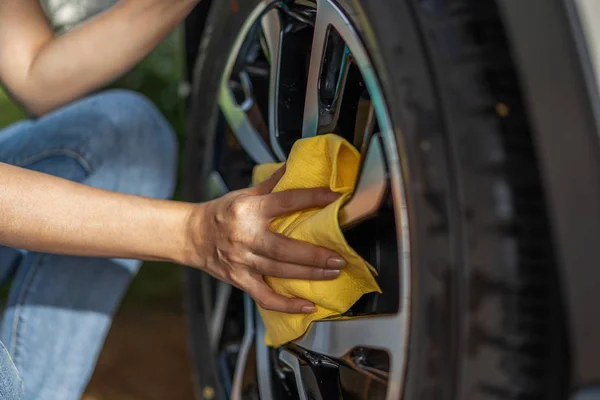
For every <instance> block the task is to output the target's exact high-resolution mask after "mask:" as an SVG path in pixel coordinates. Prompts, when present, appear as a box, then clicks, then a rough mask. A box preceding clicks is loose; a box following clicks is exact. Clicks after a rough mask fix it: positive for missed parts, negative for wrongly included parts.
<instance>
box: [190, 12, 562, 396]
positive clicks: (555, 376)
mask: <svg viewBox="0 0 600 400" xmlns="http://www.w3.org/2000/svg"><path fill="white" fill-rule="evenodd" d="M329 132H334V133H336V134H338V135H341V136H343V137H344V138H346V139H347V140H348V141H350V142H351V143H353V144H354V145H355V146H356V147H357V148H359V149H360V150H361V153H362V155H363V163H362V167H361V172H360V173H359V178H358V181H357V182H358V183H357V189H356V193H355V195H354V196H355V197H357V196H358V197H361V199H362V202H360V201H359V202H357V203H356V204H359V205H360V204H362V207H363V209H362V212H364V216H366V218H364V219H362V220H361V222H360V223H359V224H357V225H353V226H349V227H347V229H346V230H345V235H346V238H347V240H348V241H349V243H350V244H351V245H352V246H353V247H354V248H355V249H356V250H357V251H358V252H359V254H361V255H362V256H363V257H364V258H365V259H367V260H368V261H369V262H370V263H371V264H372V265H373V266H374V267H375V268H376V269H377V270H378V273H379V276H378V278H377V279H378V282H379V284H380V285H381V287H382V289H383V294H381V295H379V294H369V295H367V296H364V297H363V298H362V299H361V300H359V301H358V302H357V303H356V304H355V305H354V306H353V307H352V308H351V309H350V310H349V311H348V312H347V316H350V317H353V318H349V319H347V320H343V321H320V322H316V323H313V325H312V326H311V328H310V329H309V331H308V332H307V333H306V334H305V335H304V336H303V337H302V338H300V339H298V340H296V341H294V342H292V343H288V344H286V345H284V346H282V347H280V348H268V347H266V346H265V345H264V343H263V338H264V327H263V325H262V322H261V320H260V316H259V315H258V313H257V311H256V307H255V305H254V303H253V302H252V300H251V299H250V298H249V297H248V296H247V295H244V294H243V293H241V292H240V291H238V290H237V289H235V288H232V287H231V286H229V285H227V284H224V283H220V282H217V281H215V280H214V279H213V278H211V277H210V276H208V275H207V274H204V273H202V272H200V271H193V270H190V271H188V272H187V295H186V303H187V309H188V317H189V318H188V320H189V322H190V323H189V326H190V343H191V346H192V359H193V361H194V366H195V375H196V381H197V386H198V396H199V398H202V399H213V398H215V399H225V398H233V399H242V398H248V399H255V398H260V399H287V398H289V399H327V400H329V399H337V398H344V399H346V398H348V399H355V398H356V399H399V398H405V399H409V400H412V399H431V400H434V399H435V400H438V399H469V400H471V399H542V398H543V399H562V398H565V393H566V390H567V386H568V385H567V383H568V382H566V379H567V378H566V377H567V376H568V374H567V368H568V363H567V349H566V345H565V343H566V341H565V333H564V331H565V329H564V315H563V308H562V300H561V296H560V290H559V284H558V273H557V269H556V262H555V256H554V253H553V246H552V234H551V230H550V227H549V226H548V223H547V220H548V218H547V214H546V204H545V198H544V190H543V185H542V181H541V178H540V173H539V169H538V163H537V156H536V149H535V147H534V145H533V141H532V137H531V131H530V129H529V123H528V118H527V114H526V109H525V107H524V104H523V100H522V95H521V91H520V88H519V80H518V76H517V73H516V67H515V64H514V62H513V60H512V58H511V55H510V47H509V43H508V41H507V39H506V37H505V34H504V27H503V23H502V17H501V15H500V13H499V10H498V8H497V5H496V4H495V2H494V1H492V0H454V1H451V0H446V1H445V0H402V1H400V0H396V1H390V0H361V1H358V0H335V1H334V0H316V1H310V0H295V1H292V0H289V1H264V0H246V1H238V0H231V1H222V2H214V3H213V4H212V7H211V10H210V14H209V16H208V20H207V25H206V28H205V32H204V36H203V39H202V41H201V46H200V52H199V58H198V61H197V63H196V67H195V72H194V80H193V90H192V103H191V108H190V118H189V126H188V139H187V144H186V153H187V154H186V173H187V175H186V191H187V198H188V200H191V201H203V200H207V199H210V198H214V197H217V196H220V195H222V194H224V193H226V192H228V191H230V190H235V189H240V188H244V187H247V186H248V185H249V184H250V179H251V172H252V168H253V166H254V165H256V164H258V163H265V162H272V161H283V160H285V159H286V156H287V154H288V153H289V151H290V149H291V147H292V145H293V144H294V142H295V141H296V140H298V139H300V138H303V137H311V136H314V135H317V134H323V133H329Z"/></svg>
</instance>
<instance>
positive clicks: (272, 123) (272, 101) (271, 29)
mask: <svg viewBox="0 0 600 400" xmlns="http://www.w3.org/2000/svg"><path fill="white" fill-rule="evenodd" d="M261 26H262V30H263V34H264V37H265V41H266V43H267V49H268V51H269V61H270V63H271V69H270V76H269V139H270V142H271V148H272V149H273V151H274V152H275V155H276V156H277V158H278V159H279V161H285V159H286V158H287V157H286V154H285V152H284V151H283V149H282V148H281V145H280V144H279V140H278V137H279V124H278V123H277V119H278V115H277V104H278V102H279V70H280V64H281V35H282V30H281V19H280V16H279V10H277V9H276V8H273V9H272V10H270V11H268V12H267V13H266V14H265V15H264V17H263V18H262V19H261Z"/></svg>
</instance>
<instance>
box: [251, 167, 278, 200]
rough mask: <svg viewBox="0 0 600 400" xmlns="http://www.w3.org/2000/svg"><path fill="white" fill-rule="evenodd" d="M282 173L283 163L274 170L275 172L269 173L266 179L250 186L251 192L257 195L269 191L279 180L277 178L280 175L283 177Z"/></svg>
mask: <svg viewBox="0 0 600 400" xmlns="http://www.w3.org/2000/svg"><path fill="white" fill-rule="evenodd" d="M283 174H285V164H283V166H282V167H281V168H279V169H278V170H277V171H275V173H274V174H273V175H271V176H270V177H269V178H268V179H267V180H265V181H263V182H261V183H259V184H258V185H256V186H254V187H253V188H251V192H252V193H256V194H258V195H260V194H267V193H271V192H272V191H273V189H274V188H275V186H276V185H277V183H278V182H279V180H280V179H281V177H283Z"/></svg>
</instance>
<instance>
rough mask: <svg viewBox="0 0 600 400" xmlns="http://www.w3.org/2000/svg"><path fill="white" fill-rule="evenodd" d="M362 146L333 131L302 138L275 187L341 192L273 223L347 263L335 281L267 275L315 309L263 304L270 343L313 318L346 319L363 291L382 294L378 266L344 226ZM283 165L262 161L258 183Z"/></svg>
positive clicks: (293, 335) (295, 333)
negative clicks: (350, 242) (356, 248)
mask: <svg viewBox="0 0 600 400" xmlns="http://www.w3.org/2000/svg"><path fill="white" fill-rule="evenodd" d="M359 164H360V155H359V153H358V151H357V150H356V149H355V148H354V147H353V146H352V145H351V144H350V143H348V142H347V141H345V140H344V139H343V138H341V137H339V136H336V135H333V134H329V135H320V136H315V137H312V138H308V139H302V140H299V141H297V142H296V143H295V144H294V147H293V148H292V151H291V153H290V155H289V157H288V161H287V165H286V170H285V174H284V175H283V177H282V178H281V180H280V181H279V183H278V184H277V186H275V188H274V189H273V192H281V191H283V190H288V189H303V188H316V187H329V188H330V189H331V190H332V191H334V192H337V193H340V194H341V195H342V196H341V197H340V198H339V199H338V200H336V201H335V202H333V203H332V204H330V205H329V206H327V207H325V208H322V209H311V210H306V211H301V212H295V213H291V214H286V215H283V216H280V217H278V218H277V219H275V220H274V221H273V222H272V223H271V230H272V231H273V232H277V233H281V234H283V235H285V236H288V237H290V238H293V239H298V240H303V241H306V242H309V243H313V244H316V245H319V246H323V247H326V248H328V249H331V250H333V251H336V252H337V253H338V254H340V255H341V256H342V257H344V259H345V260H346V261H347V262H348V264H347V265H346V267H344V268H342V271H341V274H340V276H339V277H337V278H336V279H334V280H331V281H307V280H299V279H282V278H273V277H265V281H266V282H267V284H268V285H269V286H270V287H272V288H273V289H274V290H275V291H276V292H277V293H280V294H282V295H284V296H287V297H297V298H303V299H306V300H309V301H312V302H313V303H314V304H315V306H316V308H317V311H316V312H314V313H312V314H286V313H281V312H276V311H268V310H264V309H262V308H259V311H260V314H261V316H262V318H263V321H264V323H265V328H266V336H265V344H267V345H269V346H281V345H282V344H284V343H286V342H289V341H291V340H294V339H297V338H299V337H300V336H302V335H303V334H304V333H305V332H306V330H307V329H308V327H309V325H310V323H311V322H312V321H316V320H322V319H326V318H327V319H337V318H341V314H343V313H345V312H346V311H348V309H349V308H350V307H351V306H352V305H353V304H354V303H355V302H356V301H357V300H358V299H359V298H360V297H361V296H362V295H363V294H366V293H371V292H379V293H381V289H380V288H379V285H378V284H377V282H376V281H375V278H374V275H376V271H375V269H374V268H373V267H372V266H371V265H369V263H367V262H366V261H365V260H363V259H362V258H361V257H360V256H359V255H358V254H357V253H356V252H355V251H354V250H353V249H352V248H351V247H350V246H349V245H348V243H347V242H346V239H345V238H344V235H343V233H342V230H341V228H340V224H339V220H338V214H339V211H340V207H341V206H342V205H344V203H345V202H346V201H347V200H348V199H349V198H350V195H351V193H352V190H353V189H354V184H355V182H356V176H357V174H358V168H359ZM281 165H282V164H263V165H258V166H256V167H255V169H254V173H253V178H252V180H253V183H254V184H257V183H260V182H262V181H264V180H265V179H267V178H268V177H269V176H271V175H272V174H273V173H274V172H275V171H276V170H277V169H278V168H279V167H281Z"/></svg>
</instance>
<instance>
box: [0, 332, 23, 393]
mask: <svg viewBox="0 0 600 400" xmlns="http://www.w3.org/2000/svg"><path fill="white" fill-rule="evenodd" d="M22 397H23V381H22V380H21V377H20V376H19V372H18V371H17V367H15V364H14V363H13V360H12V357H11V356H10V354H9V353H8V350H6V347H4V345H3V344H2V342H0V398H1V399H3V400H19V399H21V398H22Z"/></svg>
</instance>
